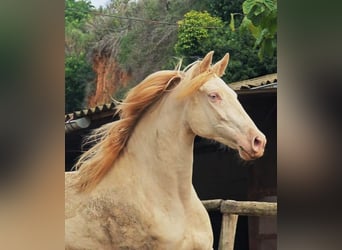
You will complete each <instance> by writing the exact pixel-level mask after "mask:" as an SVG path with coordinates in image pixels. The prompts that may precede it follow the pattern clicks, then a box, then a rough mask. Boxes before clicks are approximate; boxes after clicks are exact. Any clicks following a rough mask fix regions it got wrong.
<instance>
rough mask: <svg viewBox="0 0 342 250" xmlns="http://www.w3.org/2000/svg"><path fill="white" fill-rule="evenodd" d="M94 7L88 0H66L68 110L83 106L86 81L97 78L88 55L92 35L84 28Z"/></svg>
mask: <svg viewBox="0 0 342 250" xmlns="http://www.w3.org/2000/svg"><path fill="white" fill-rule="evenodd" d="M93 8H94V7H93V6H92V5H91V3H90V1H87V0H80V1H75V0H66V1H65V112H72V111H74V110H77V109H81V108H83V107H84V99H85V91H86V85H87V83H88V82H90V81H92V80H93V79H94V73H93V70H92V66H91V63H90V62H89V61H88V60H87V57H86V53H87V50H88V48H89V44H90V41H91V38H92V36H91V34H89V33H87V32H86V29H85V24H86V22H87V21H88V20H89V19H90V17H91V16H90V12H91V11H92V10H93Z"/></svg>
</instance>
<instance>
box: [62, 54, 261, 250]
mask: <svg viewBox="0 0 342 250" xmlns="http://www.w3.org/2000/svg"><path fill="white" fill-rule="evenodd" d="M212 56H213V52H210V53H208V54H207V55H206V56H205V58H204V59H203V60H202V61H198V62H195V63H193V64H192V65H191V66H190V67H188V69H187V70H184V71H180V70H179V69H177V70H170V71H159V72H156V73H153V74H151V75H149V76H148V77H147V78H146V79H145V80H143V81H142V82H141V83H140V84H139V85H137V86H136V87H135V88H133V89H131V90H130V92H129V93H128V95H127V97H126V99H125V100H124V101H123V103H121V104H120V105H119V106H118V112H119V114H120V118H121V119H120V120H119V121H115V122H113V123H110V124H107V125H105V126H103V127H101V128H100V129H98V130H97V131H96V132H95V133H94V134H93V136H92V138H91V139H94V140H96V142H97V143H96V144H95V146H93V147H92V148H91V149H90V150H89V151H87V152H86V153H84V154H83V155H82V156H81V158H80V160H79V161H78V163H77V164H76V167H77V168H78V170H77V171H75V172H71V173H66V177H65V178H66V184H65V198H66V201H65V217H66V218H65V219H66V221H65V240H66V243H65V248H66V249H82V250H84V249H89V250H95V249H132V250H133V249H136V250H142V249H148V250H150V249H158V250H159V249H170V250H182V249H184V250H192V249H205V250H207V249H212V244H213V234H212V229H211V225H210V220H209V216H208V213H207V211H206V210H205V208H204V207H203V205H202V203H201V201H200V200H199V198H198V196H197V194H196V191H195V190H194V187H193V185H192V164H193V146H194V138H195V135H200V136H202V137H205V138H209V139H214V140H216V141H218V142H221V143H223V144H225V145H227V146H229V147H231V148H233V149H236V150H238V152H239V154H240V156H241V158H243V159H245V160H252V159H256V158H258V157H260V156H262V155H263V152H264V148H265V144H266V139H265V136H264V135H263V134H262V133H261V132H260V131H259V130H258V128H257V127H256V126H255V124H254V123H253V121H252V120H251V119H250V117H249V116H248V115H247V114H246V112H245V111H244V109H243V108H242V106H241V105H240V103H239V101H238V100H237V95H236V93H235V92H234V91H233V90H232V89H230V88H229V87H228V86H227V85H226V84H225V82H224V81H223V80H222V79H220V77H221V76H222V75H223V73H224V71H225V69H226V67H227V64H228V60H229V55H228V54H226V55H225V56H224V57H223V58H222V59H221V60H220V61H219V62H217V63H216V64H215V65H213V66H211V61H212Z"/></svg>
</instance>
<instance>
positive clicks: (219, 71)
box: [212, 53, 229, 77]
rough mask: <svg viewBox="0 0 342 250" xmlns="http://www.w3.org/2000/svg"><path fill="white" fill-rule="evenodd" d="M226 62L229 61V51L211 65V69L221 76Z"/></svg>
mask: <svg viewBox="0 0 342 250" xmlns="http://www.w3.org/2000/svg"><path fill="white" fill-rule="evenodd" d="M228 62H229V53H227V54H225V56H224V57H223V58H222V59H221V60H220V61H218V62H217V63H216V64H215V65H214V66H213V67H212V70H213V71H214V72H215V74H216V75H217V76H218V77H221V76H223V75H224V71H225V70H226V68H227V65H228Z"/></svg>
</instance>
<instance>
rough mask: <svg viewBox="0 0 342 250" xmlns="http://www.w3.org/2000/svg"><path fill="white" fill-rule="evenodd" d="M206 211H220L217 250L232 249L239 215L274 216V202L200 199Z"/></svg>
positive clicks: (275, 211)
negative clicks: (219, 231) (220, 222)
mask: <svg viewBox="0 0 342 250" xmlns="http://www.w3.org/2000/svg"><path fill="white" fill-rule="evenodd" d="M202 203H203V205H204V206H205V208H206V209H207V211H208V212H209V211H220V212H221V213H222V226H221V233H220V239H219V250H233V249H234V239H235V231H236V225H237V220H238V216H239V215H245V216H276V215H277V203H276V202H258V201H234V200H205V201H202Z"/></svg>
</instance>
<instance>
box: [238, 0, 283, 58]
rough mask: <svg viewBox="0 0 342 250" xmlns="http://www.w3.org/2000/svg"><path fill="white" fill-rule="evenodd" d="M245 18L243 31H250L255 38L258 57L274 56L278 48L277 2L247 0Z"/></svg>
mask: <svg viewBox="0 0 342 250" xmlns="http://www.w3.org/2000/svg"><path fill="white" fill-rule="evenodd" d="M242 9H243V13H244V14H245V17H244V19H243V21H242V23H241V26H240V28H241V29H248V30H249V31H250V32H251V34H252V35H253V37H254V38H255V43H254V46H255V47H256V48H258V49H259V52H258V56H259V58H260V59H261V60H263V58H264V55H267V56H273V55H274V54H275V53H276V48H277V2H276V0H246V1H245V2H244V3H243V5H242Z"/></svg>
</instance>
